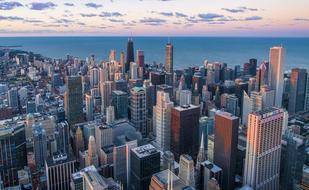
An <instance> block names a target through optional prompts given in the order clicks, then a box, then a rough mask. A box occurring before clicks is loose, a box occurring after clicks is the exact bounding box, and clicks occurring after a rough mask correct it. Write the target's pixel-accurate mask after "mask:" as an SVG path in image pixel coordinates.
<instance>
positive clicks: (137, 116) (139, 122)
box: [130, 87, 147, 137]
mask: <svg viewBox="0 0 309 190" xmlns="http://www.w3.org/2000/svg"><path fill="white" fill-rule="evenodd" d="M130 110H131V122H132V123H133V124H134V126H135V127H136V129H137V130H138V131H139V132H141V133H142V135H143V137H146V136H147V129H146V92H145V89H144V88H141V87H134V88H132V89H131V105H130Z"/></svg>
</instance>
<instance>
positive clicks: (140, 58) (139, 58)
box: [136, 50, 145, 67]
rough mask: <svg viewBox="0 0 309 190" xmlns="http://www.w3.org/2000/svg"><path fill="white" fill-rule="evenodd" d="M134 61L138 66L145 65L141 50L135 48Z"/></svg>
mask: <svg viewBox="0 0 309 190" xmlns="http://www.w3.org/2000/svg"><path fill="white" fill-rule="evenodd" d="M136 63H137V65H138V67H144V66H145V56H144V51H143V50H137V51H136Z"/></svg>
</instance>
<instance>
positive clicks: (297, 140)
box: [280, 131, 306, 190]
mask: <svg viewBox="0 0 309 190" xmlns="http://www.w3.org/2000/svg"><path fill="white" fill-rule="evenodd" d="M281 148H282V150H281V162H280V165H281V166H280V189H281V190H289V189H293V187H294V186H295V185H298V184H300V183H301V179H302V175H303V166H304V161H305V148H306V145H305V141H304V139H303V138H302V137H301V136H297V135H295V134H294V133H293V132H292V131H287V132H286V133H285V134H284V135H283V140H282V146H281Z"/></svg>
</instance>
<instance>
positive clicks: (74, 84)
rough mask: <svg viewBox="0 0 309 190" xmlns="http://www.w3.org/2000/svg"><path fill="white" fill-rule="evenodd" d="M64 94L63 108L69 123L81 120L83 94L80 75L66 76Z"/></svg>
mask: <svg viewBox="0 0 309 190" xmlns="http://www.w3.org/2000/svg"><path fill="white" fill-rule="evenodd" d="M66 86H67V90H66V92H65V94H64V110H65V114H66V118H67V120H68V122H69V124H70V125H73V124H76V123H80V122H82V121H83V118H84V116H83V94H82V80H81V77H80V76H67V78H66Z"/></svg>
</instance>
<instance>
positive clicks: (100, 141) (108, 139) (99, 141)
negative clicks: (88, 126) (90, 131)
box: [95, 125, 113, 149]
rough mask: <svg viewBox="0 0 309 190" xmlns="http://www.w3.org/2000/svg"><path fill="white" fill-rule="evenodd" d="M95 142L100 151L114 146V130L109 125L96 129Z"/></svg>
mask: <svg viewBox="0 0 309 190" xmlns="http://www.w3.org/2000/svg"><path fill="white" fill-rule="evenodd" d="M95 140H96V145H97V148H98V149H99V148H102V147H105V146H110V145H113V129H112V128H111V127H109V126H108V125H103V126H100V127H96V128H95Z"/></svg>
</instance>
